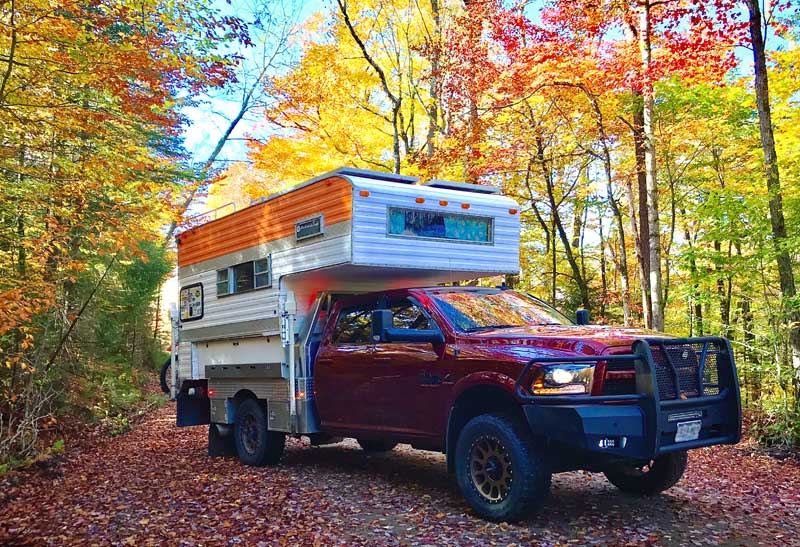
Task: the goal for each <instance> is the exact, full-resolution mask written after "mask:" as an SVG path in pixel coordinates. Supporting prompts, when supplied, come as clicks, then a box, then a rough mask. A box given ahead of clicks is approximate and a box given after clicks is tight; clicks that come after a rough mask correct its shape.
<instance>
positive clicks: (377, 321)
mask: <svg viewBox="0 0 800 547" xmlns="http://www.w3.org/2000/svg"><path fill="white" fill-rule="evenodd" d="M393 321H394V317H393V316H392V311H391V310H375V311H373V312H372V340H373V341H375V342H387V341H388V340H386V331H387V329H390V328H392V326H393Z"/></svg>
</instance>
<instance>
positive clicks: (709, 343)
mask: <svg viewBox="0 0 800 547" xmlns="http://www.w3.org/2000/svg"><path fill="white" fill-rule="evenodd" d="M676 348H679V349H680V351H681V352H683V353H684V354H685V353H686V351H687V348H691V349H693V350H694V352H695V355H696V358H697V362H696V366H697V377H696V379H695V378H691V380H692V381H693V382H694V384H693V385H695V386H697V393H698V396H695V397H686V396H685V395H684V391H683V390H682V383H681V371H680V370H679V368H680V367H678V366H676V363H675V362H674V357H671V354H674V352H675V349H676ZM654 349H655V350H657V351H659V352H660V355H661V357H660V359H659V362H658V363H657V362H656V359H654V355H653V350H654ZM684 356H685V355H684ZM711 359H713V363H712V362H711ZM601 361H602V362H606V363H612V362H617V363H619V362H627V363H632V364H633V368H634V370H635V374H636V393H633V394H627V395H589V394H586V395H533V394H532V393H530V392H529V390H528V389H527V387H526V382H528V383H529V381H530V373H531V370H532V369H533V368H534V367H537V366H539V365H552V364H571V363H590V364H597V363H599V362H601ZM707 363H710V364H712V365H713V366H715V367H716V371H715V372H716V374H709V372H712V371H711V370H710V369H706V365H707ZM682 370H683V372H684V373H685V371H686V367H684V368H683V369H682ZM659 373H660V374H661V377H662V386H659ZM667 378H669V379H670V380H671V382H673V383H674V386H670V389H673V387H674V394H675V398H671V399H662V397H661V393H664V392H665V389H664V385H663V384H664V383H665V382H667V380H666V379H667ZM707 380H715V381H714V382H713V383H712V382H709V381H707ZM684 383H687V382H686V378H685V374H684ZM660 387H661V389H660ZM515 392H516V396H517V397H518V399H519V400H520V401H522V402H523V403H526V404H531V405H536V406H543V407H553V406H581V407H583V406H585V405H605V406H607V405H608V404H609V403H611V404H614V403H628V404H634V405H637V406H639V407H640V408H641V410H642V412H643V416H644V421H645V424H644V425H645V437H646V444H647V445H649V450H648V452H649V454H650V455H651V456H653V457H654V456H657V455H659V454H664V453H667V452H673V451H677V450H686V449H690V448H698V447H701V446H709V445H714V444H735V443H737V442H738V441H739V439H740V438H741V424H742V414H741V400H740V394H739V381H738V378H737V375H736V365H735V363H734V357H733V351H732V349H731V345H730V342H729V341H728V340H726V339H725V338H721V337H715V336H708V337H698V338H664V339H660V338H651V339H642V340H637V341H636V342H634V344H633V346H632V351H631V353H628V354H616V355H594V356H575V357H541V358H535V359H533V360H531V361H529V362H528V363H526V364H525V366H524V367H523V368H522V371H521V372H520V374H519V376H518V378H517V380H516V383H515ZM708 392H712V393H711V394H707V393H708ZM688 410H697V411H699V412H701V413H702V414H703V415H707V416H711V417H713V420H711V419H710V420H709V424H708V430H707V431H706V432H705V433H704V436H703V437H702V438H699V439H696V440H693V441H688V442H680V443H676V442H674V441H672V440H671V436H670V435H671V434H673V433H674V428H673V429H670V427H671V426H670V424H671V423H672V422H673V419H672V418H673V417H674V416H675V414H671V412H678V411H688ZM705 422H706V420H704V428H705V427H706V423H705Z"/></svg>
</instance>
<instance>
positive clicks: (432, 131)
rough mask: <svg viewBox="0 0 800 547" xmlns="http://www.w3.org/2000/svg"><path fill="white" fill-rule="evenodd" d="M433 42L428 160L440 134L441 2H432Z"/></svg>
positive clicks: (436, 0)
mask: <svg viewBox="0 0 800 547" xmlns="http://www.w3.org/2000/svg"><path fill="white" fill-rule="evenodd" d="M431 13H432V14H433V40H434V42H435V43H433V44H431V79H430V95H431V96H430V105H429V106H428V138H427V141H428V142H427V143H426V147H425V151H426V154H427V156H428V159H430V158H431V157H433V152H434V150H435V141H436V135H437V133H438V132H439V55H440V53H441V49H440V48H441V46H442V42H441V16H440V14H439V0H431Z"/></svg>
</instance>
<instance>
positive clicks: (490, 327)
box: [464, 325, 525, 332]
mask: <svg viewBox="0 0 800 547" xmlns="http://www.w3.org/2000/svg"><path fill="white" fill-rule="evenodd" d="M524 326H525V325H484V326H482V327H470V328H468V329H466V330H465V331H464V332H478V331H481V330H492V329H514V328H517V327H524Z"/></svg>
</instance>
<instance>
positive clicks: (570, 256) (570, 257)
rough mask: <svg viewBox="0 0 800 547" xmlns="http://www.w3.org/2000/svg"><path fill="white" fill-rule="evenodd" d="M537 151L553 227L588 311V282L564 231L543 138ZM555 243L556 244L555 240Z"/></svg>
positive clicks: (540, 139) (537, 145)
mask: <svg viewBox="0 0 800 547" xmlns="http://www.w3.org/2000/svg"><path fill="white" fill-rule="evenodd" d="M536 150H537V157H538V159H539V162H540V165H541V168H542V175H543V177H544V181H545V185H546V187H547V197H548V199H549V200H550V211H551V214H552V215H553V225H554V227H555V230H556V231H557V232H558V237H559V238H560V239H561V244H562V245H563V246H564V254H565V255H566V257H567V262H568V263H569V266H570V268H571V269H572V276H573V278H574V279H575V283H576V284H577V285H578V292H579V294H580V299H581V305H582V306H583V307H584V308H585V309H587V310H588V309H590V307H591V305H590V303H589V287H588V286H587V284H586V280H585V279H584V277H583V274H582V272H581V268H580V266H579V264H578V262H577V260H575V253H574V252H573V248H572V245H571V244H570V241H569V236H568V235H567V231H566V230H565V229H564V223H563V222H562V220H561V215H559V213H558V203H557V202H556V197H555V193H554V188H553V178H552V173H551V171H550V169H549V168H548V167H547V160H546V159H545V156H544V143H543V142H542V138H541V137H538V136H537V137H536ZM553 241H554V242H555V238H554V240H553ZM554 256H555V253H554Z"/></svg>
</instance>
